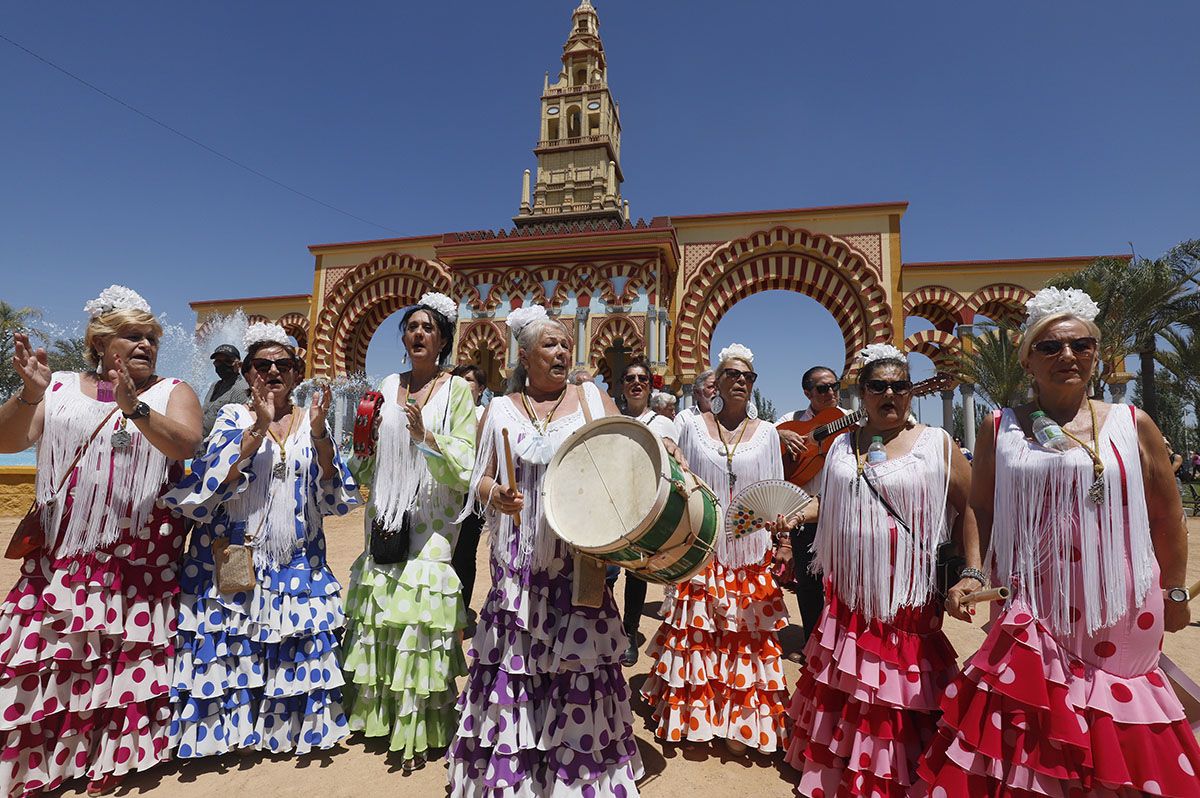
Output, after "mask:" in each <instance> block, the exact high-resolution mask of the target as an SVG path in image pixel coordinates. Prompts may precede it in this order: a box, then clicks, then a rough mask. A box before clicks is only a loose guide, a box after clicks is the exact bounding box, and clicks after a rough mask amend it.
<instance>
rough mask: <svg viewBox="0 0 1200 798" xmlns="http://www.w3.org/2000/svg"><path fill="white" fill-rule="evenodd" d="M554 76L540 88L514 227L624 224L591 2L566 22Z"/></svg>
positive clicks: (616, 122) (616, 129)
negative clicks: (537, 124)
mask: <svg viewBox="0 0 1200 798" xmlns="http://www.w3.org/2000/svg"><path fill="white" fill-rule="evenodd" d="M562 64H563V65H562V71H561V72H559V73H558V81H557V82H555V83H554V84H551V83H550V78H549V74H547V76H546V80H545V82H544V84H543V89H542V125H541V135H540V136H539V140H538V145H537V147H536V148H535V149H534V154H536V155H537V177H536V179H535V181H534V185H533V191H532V197H531V196H530V190H529V171H528V170H526V171H525V175H524V178H523V181H522V186H521V210H520V213H518V214H517V216H515V217H513V221H514V222H516V223H517V225H518V226H521V225H528V224H536V223H541V222H548V221H567V220H573V219H610V220H613V221H616V222H620V221H622V220H623V219H624V211H623V209H622V200H621V182H622V181H623V180H624V176H623V175H622V174H621V117H620V110H619V108H618V106H617V104H616V102H614V101H613V98H612V94H611V93H610V92H609V90H608V66H607V64H606V62H605V58H604V45H603V44H602V43H601V41H600V19H599V17H597V16H596V9H595V8H593V7H592V3H591V0H582V1H581V2H580V4H579V7H578V8H576V9H575V12H574V13H573V14H572V15H571V33H570V35H569V36H568V37H567V43H566V44H565V45H563V54H562Z"/></svg>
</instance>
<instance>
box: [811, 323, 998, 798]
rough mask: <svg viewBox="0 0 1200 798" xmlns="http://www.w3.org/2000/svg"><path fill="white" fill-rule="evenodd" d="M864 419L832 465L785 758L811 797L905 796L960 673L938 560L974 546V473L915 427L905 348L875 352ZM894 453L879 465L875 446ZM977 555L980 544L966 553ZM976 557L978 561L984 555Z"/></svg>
mask: <svg viewBox="0 0 1200 798" xmlns="http://www.w3.org/2000/svg"><path fill="white" fill-rule="evenodd" d="M863 361H864V362H863V364H862V368H861V370H860V371H859V377H858V388H859V392H860V394H861V395H862V401H863V408H864V410H865V411H866V416H867V418H866V421H865V423H864V426H862V427H861V428H859V427H855V428H853V429H852V430H851V431H850V432H849V433H847V434H846V435H843V436H841V437H840V438H838V439H837V440H836V441H835V442H834V444H833V446H832V447H831V448H830V450H829V453H828V455H827V457H826V460H825V469H824V475H823V485H822V489H821V521H820V525H819V526H818V527H817V535H816V542H815V544H814V560H813V561H814V565H815V566H816V567H817V568H819V569H820V571H821V572H822V573H823V574H824V582H825V595H826V599H825V610H824V611H823V612H822V613H821V618H820V620H819V621H817V624H816V629H815V631H814V633H813V634H812V636H811V637H810V639H809V642H808V644H807V645H806V646H805V651H804V653H805V664H804V669H803V671H802V672H801V675H800V679H799V683H798V684H797V685H796V693H795V695H794V696H793V698H792V704H791V707H790V709H789V714H790V715H791V717H792V719H793V720H794V721H795V723H794V726H793V729H792V739H791V744H790V746H789V748H788V752H787V762H788V764H790V765H791V766H792V767H793V768H795V769H796V770H797V771H799V772H800V778H799V780H798V782H797V786H796V791H797V793H798V794H800V795H806V796H812V798H820V796H829V798H833V796H848V795H863V796H883V797H886V798H907V797H908V796H910V795H912V794H913V787H914V785H915V784H916V783H917V781H918V777H917V761H918V759H919V758H920V756H921V754H922V752H924V750H925V748H926V747H927V746H928V745H929V742H930V741H931V740H932V739H933V736H934V733H935V730H936V724H937V718H936V711H937V707H938V701H939V700H940V699H941V697H942V690H943V689H944V688H945V686H946V685H947V684H949V682H950V680H951V679H953V678H954V677H955V676H956V675H957V673H958V665H957V661H956V658H955V653H954V648H953V647H952V646H951V645H950V642H949V641H948V640H947V639H946V635H945V634H944V633H943V631H942V614H943V608H942V599H941V597H940V596H939V595H938V594H937V591H936V565H937V552H938V547H939V545H940V544H942V543H944V542H946V541H949V540H951V539H954V540H969V541H976V540H977V536H976V535H975V526H974V525H975V520H974V514H973V513H972V512H971V510H970V508H969V507H968V506H967V496H968V493H969V491H970V484H971V467H970V465H969V464H968V463H967V460H966V458H965V457H964V456H963V454H962V452H960V451H959V449H958V447H957V446H955V445H954V444H953V441H952V440H951V439H950V436H949V435H948V434H947V433H946V432H945V431H944V430H941V429H936V428H933V427H926V426H924V425H922V424H913V423H910V422H909V406H910V404H911V401H912V394H911V391H912V382H911V381H910V379H909V370H908V362H907V360H906V359H905V357H904V354H903V353H901V352H900V351H899V350H898V349H896V348H895V347H892V346H887V345H880V344H876V345H873V346H870V347H867V349H865V350H864V351H863ZM873 439H874V440H877V441H882V442H883V444H884V454H886V457H885V458H880V457H869V456H868V447H870V446H871V442H872V440H873ZM968 548H969V547H968ZM967 553H968V561H969V562H971V563H972V564H974V565H976V566H978V564H979V556H978V552H977V551H972V550H968V552H967Z"/></svg>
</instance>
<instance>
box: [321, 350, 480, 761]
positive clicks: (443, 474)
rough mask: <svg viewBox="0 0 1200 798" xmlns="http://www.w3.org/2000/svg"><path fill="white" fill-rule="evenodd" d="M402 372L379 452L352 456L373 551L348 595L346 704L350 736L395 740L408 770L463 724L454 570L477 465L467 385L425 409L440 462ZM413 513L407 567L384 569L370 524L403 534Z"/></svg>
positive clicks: (456, 381) (388, 389)
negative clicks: (424, 437) (408, 409)
mask: <svg viewBox="0 0 1200 798" xmlns="http://www.w3.org/2000/svg"><path fill="white" fill-rule="evenodd" d="M399 386H400V379H399V375H396V374H393V375H391V376H389V377H387V378H386V379H385V380H384V381H383V384H382V386H381V391H382V393H383V395H384V397H385V403H384V408H383V417H382V420H381V423H380V430H379V442H378V446H377V449H376V456H375V457H372V458H355V459H354V460H352V461H351V464H350V467H351V470H352V471H353V472H354V473H355V475H356V476H357V477H358V479H359V480H360V484H370V485H371V497H370V503H369V505H368V507H367V512H366V522H365V526H366V536H365V538H366V547H365V548H366V550H365V551H364V552H363V554H362V555H361V556H360V557H359V558H358V559H357V560H356V561H355V562H354V565H353V566H352V567H351V569H350V588H349V591H348V592H347V595H346V636H345V641H344V643H343V650H344V652H345V665H344V666H343V667H344V670H345V671H346V686H345V688H344V700H343V704H344V706H345V710H346V714H347V715H348V716H349V719H350V728H351V729H352V730H353V731H361V732H363V733H364V734H366V735H367V736H368V737H383V736H387V737H389V738H390V741H389V747H390V749H391V750H393V751H398V752H401V753H402V755H403V757H404V760H405V761H406V762H412V761H423V760H425V759H429V758H432V757H433V756H434V755H436V756H441V755H442V749H445V748H446V747H447V746H448V745H449V744H450V741H451V739H452V738H453V735H454V730H455V727H456V724H457V721H458V712H457V710H456V709H455V699H456V698H457V694H458V689H457V685H456V681H455V680H456V679H457V678H458V677H459V676H462V675H464V674H465V673H466V662H465V660H464V658H463V653H462V647H461V645H460V643H459V635H458V632H459V630H460V629H462V628H464V627H465V626H466V608H465V606H464V605H463V601H462V596H461V590H462V584H461V582H460V581H459V579H458V576H457V575H456V574H455V573H454V569H453V568H452V567H451V565H450V558H451V555H452V554H453V553H454V544H455V541H456V540H457V538H458V525H457V524H455V523H454V519H455V518H456V517H457V516H458V514H459V512H461V510H462V507H463V505H464V503H465V495H466V491H467V486H468V485H469V483H470V478H471V469H472V467H473V465H474V461H475V426H476V417H475V404H474V399H473V397H472V395H471V390H470V387H469V386H468V385H467V383H466V382H465V381H464V380H463V379H462V378H461V377H451V378H450V379H449V380H448V381H445V382H443V384H442V385H440V386H438V388H437V389H436V391H435V392H434V394H433V396H431V397H430V398H429V401H428V402H427V403H426V404H425V406H424V407H423V408H422V411H421V415H422V418H423V419H424V422H425V428H426V429H428V430H429V431H431V432H432V433H433V434H434V437H435V438H436V440H437V447H438V449H439V450H440V454H438V453H435V452H433V451H432V450H426V449H424V448H418V447H417V446H416V445H415V444H414V443H413V442H412V440H411V438H410V437H409V434H408V427H407V420H406V418H405V415H404V412H403V410H402V408H401V406H400V404H399V399H400V396H399V393H400V392H399ZM406 507H410V509H409V513H410V516H411V522H410V523H411V532H412V538H411V544H410V549H409V557H408V559H407V560H406V561H404V562H400V563H396V564H393V565H380V564H377V563H376V562H375V561H374V560H373V559H372V558H371V554H370V535H371V525H372V521H373V519H374V518H375V517H376V516H379V517H381V518H383V519H384V520H385V523H387V525H388V527H389V528H396V529H398V528H399V524H400V518H401V516H402V514H403V512H404V508H406Z"/></svg>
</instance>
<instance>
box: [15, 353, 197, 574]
mask: <svg viewBox="0 0 1200 798" xmlns="http://www.w3.org/2000/svg"><path fill="white" fill-rule="evenodd" d="M79 379H80V377H79V374H77V373H75V372H69V371H60V372H55V373H54V374H53V375H52V376H51V378H50V388H49V389H48V390H47V391H46V421H45V427H44V429H43V431H42V437H41V438H40V439H39V440H38V443H37V484H36V490H37V498H38V501H39V502H42V503H44V504H45V510H44V515H43V517H42V521H43V528H44V529H45V530H46V547H47V550H49V551H54V552H55V553H56V555H57V556H59V557H71V556H75V555H78V554H81V553H85V552H91V551H95V550H96V549H98V548H102V547H106V546H111V545H112V544H113V543H116V542H117V540H118V539H120V537H121V535H122V534H126V535H128V534H130V533H131V531H132V532H136V531H137V530H140V529H141V528H142V527H143V526H145V525H146V524H147V523H148V522H149V520H150V515H151V513H153V512H154V502H155V499H156V498H157V497H158V494H159V492H160V491H161V490H162V486H163V483H164V482H166V479H167V466H168V465H169V462H170V461H169V460H168V459H167V456H166V455H165V454H163V453H162V452H160V451H159V450H158V449H156V448H154V446H152V445H151V444H150V441H148V440H147V439H146V438H145V436H143V435H142V434H141V433H140V432H138V429H137V425H135V424H134V423H133V422H132V421H130V422H128V423H127V424H126V426H125V429H126V431H128V432H129V435H130V439H131V442H132V445H131V446H130V447H129V448H128V449H126V450H124V451H116V450H114V449H113V446H112V441H111V437H112V434H113V432H114V431H115V430H117V429H119V428H120V426H121V421H122V416H121V411H120V410H117V412H116V413H115V414H114V415H113V416H112V418H110V419H109V420H108V422H107V423H106V424H105V425H104V429H102V430H100V432H99V433H98V434H97V435H96V438H95V440H93V441H92V442H91V443H90V444H89V445H88V447H87V449H86V450H85V451H84V453H83V457H81V458H80V460H79V465H77V466H76V468H75V477H74V478H75V486H74V488H73V490H74V493H73V499H72V504H71V512H70V515H69V516H68V517H67V518H66V519H65V520H64V518H63V510H64V508H65V506H66V504H67V501H66V499H67V495H66V494H67V492H68V491H70V490H72V487H71V481H70V479H68V480H67V482H66V485H65V486H64V487H63V489H62V490H61V491H60V492H59V493H58V494H55V490H56V488H57V487H58V484H59V482H60V481H61V480H62V479H63V475H64V474H63V472H64V471H66V469H67V467H68V466H70V464H71V460H73V459H74V457H75V452H76V450H77V449H78V448H79V446H80V444H82V443H83V442H84V441H85V440H87V437H88V436H89V435H91V434H92V431H93V430H94V429H96V425H97V424H99V423H100V422H101V420H103V418H104V417H105V416H106V415H108V413H109V411H111V410H112V409H113V407H115V405H114V403H113V402H100V401H97V400H96V399H92V398H91V397H89V396H87V395H85V394H84V393H83V392H82V391H81V390H80V385H79ZM178 384H179V383H178V381H176V380H172V379H167V378H164V379H161V380H159V382H158V383H157V384H156V385H154V386H152V387H151V388H150V389H149V390H147V391H146V392H145V393H143V394H142V395H141V397H140V399H141V401H143V402H145V403H146V404H148V405H149V406H150V407H151V408H152V409H153V410H156V411H158V412H159V413H166V411H167V402H168V401H169V400H170V398H171V391H172V390H174V388H175V386H176V385H178ZM52 498H53V499H54V501H53V502H50V499H52Z"/></svg>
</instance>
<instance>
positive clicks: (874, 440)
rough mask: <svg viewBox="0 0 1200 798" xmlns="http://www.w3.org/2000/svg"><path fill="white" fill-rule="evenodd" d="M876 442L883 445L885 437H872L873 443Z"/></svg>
mask: <svg viewBox="0 0 1200 798" xmlns="http://www.w3.org/2000/svg"><path fill="white" fill-rule="evenodd" d="M875 442H879V443H883V436H882V435H873V436H871V443H875Z"/></svg>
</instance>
